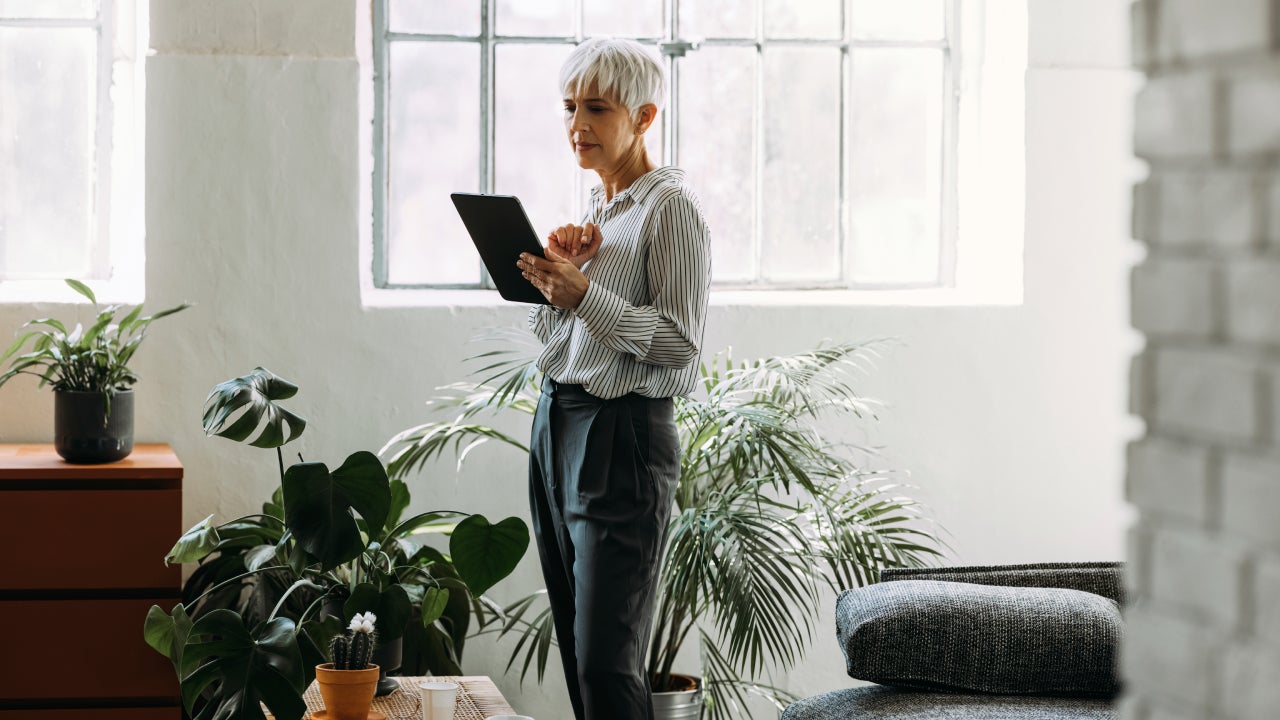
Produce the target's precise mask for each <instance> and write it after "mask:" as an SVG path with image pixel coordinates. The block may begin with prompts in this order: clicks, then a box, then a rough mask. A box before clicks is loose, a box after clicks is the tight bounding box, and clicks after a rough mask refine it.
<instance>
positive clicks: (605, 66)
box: [560, 38, 667, 118]
mask: <svg viewBox="0 0 1280 720" xmlns="http://www.w3.org/2000/svg"><path fill="white" fill-rule="evenodd" d="M592 85H595V86H596V88H597V89H598V90H599V91H600V93H601V95H603V96H604V97H606V98H608V99H611V100H616V101H617V102H620V103H622V105H624V106H625V107H626V108H627V110H628V111H629V112H630V113H631V115H632V117H633V118H634V117H638V114H637V111H638V110H639V109H640V107H641V106H643V105H648V104H650V103H652V104H654V105H656V106H657V108H658V109H659V110H661V109H662V103H663V100H664V99H665V98H666V95H667V73H666V71H665V70H663V67H662V63H660V62H658V60H657V58H655V57H654V56H653V55H650V54H649V53H648V52H647V51H646V50H645V49H644V46H642V45H641V44H640V43H638V42H636V41H634V40H623V39H620V38H590V39H588V40H585V41H583V43H582V44H581V45H579V46H578V47H576V48H574V49H573V52H572V53H570V54H569V58H568V59H567V60H565V61H564V65H563V66H562V67H561V68H560V91H561V92H562V93H564V96H565V97H574V96H576V95H578V94H579V93H581V92H585V91H586V90H587V88H590V87H591V86H592Z"/></svg>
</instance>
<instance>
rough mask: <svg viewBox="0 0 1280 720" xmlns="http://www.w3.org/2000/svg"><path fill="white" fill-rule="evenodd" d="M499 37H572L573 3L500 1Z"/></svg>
mask: <svg viewBox="0 0 1280 720" xmlns="http://www.w3.org/2000/svg"><path fill="white" fill-rule="evenodd" d="M495 32H497V33H498V34H499V35H554V36H556V37H573V2H572V0H498V22H497V25H496V29H495Z"/></svg>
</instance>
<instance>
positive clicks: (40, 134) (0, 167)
mask: <svg viewBox="0 0 1280 720" xmlns="http://www.w3.org/2000/svg"><path fill="white" fill-rule="evenodd" d="M96 52H97V34H96V32H95V31H94V29H92V28H64V29H40V28H0V274H2V275H4V276H5V277H9V278H17V277H63V276H67V275H71V276H83V275H86V274H87V273H88V272H89V270H90V268H89V247H90V243H91V242H92V240H93V237H94V232H93V212H94V210H93V207H94V204H93V189H94V178H93V167H94V162H93V148H94V132H95V127H94V122H95V121H94V118H96V117H97V102H96V92H97V78H96V75H95V73H96V59H95V55H96Z"/></svg>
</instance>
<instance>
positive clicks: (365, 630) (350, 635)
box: [329, 612, 378, 670]
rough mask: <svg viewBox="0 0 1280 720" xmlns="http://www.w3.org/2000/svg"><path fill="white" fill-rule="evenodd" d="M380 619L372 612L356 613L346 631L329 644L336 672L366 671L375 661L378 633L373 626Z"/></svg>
mask: <svg viewBox="0 0 1280 720" xmlns="http://www.w3.org/2000/svg"><path fill="white" fill-rule="evenodd" d="M377 620H378V618H377V616H376V615H374V614H373V613H371V612H367V613H363V614H361V613H356V616H355V617H354V618H352V619H351V625H350V626H349V627H348V628H347V629H346V631H345V632H344V633H343V634H341V635H338V636H336V637H334V638H333V640H331V641H330V642H329V657H330V658H331V659H332V660H333V668H334V669H335V670H364V669H365V668H367V667H369V663H370V662H371V661H372V660H373V649H374V647H376V646H377V644H378V631H376V630H374V629H373V624H374V623H375V622H377Z"/></svg>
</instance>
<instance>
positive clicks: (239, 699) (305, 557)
mask: <svg viewBox="0 0 1280 720" xmlns="http://www.w3.org/2000/svg"><path fill="white" fill-rule="evenodd" d="M297 390H298V388H297V386H296V385H294V384H293V383H291V382H289V381H287V380H284V379H282V378H280V377H278V376H276V375H274V374H272V373H271V372H270V371H268V370H266V369H264V368H257V369H256V370H254V371H253V372H252V373H250V374H249V375H245V376H243V377H239V378H235V379H233V380H229V381H227V382H224V383H222V384H220V385H218V386H216V387H215V388H214V389H213V391H212V392H211V393H210V394H209V397H208V400H207V401H206V404H205V412H204V429H205V431H206V433H207V434H211V435H218V436H221V437H225V438H228V439H230V440H234V441H237V442H247V443H248V444H250V445H252V446H254V447H259V448H274V449H275V450H276V459H277V467H278V470H279V474H280V486H279V487H278V488H277V489H276V491H275V493H274V494H273V495H272V498H271V500H270V501H268V502H267V503H265V504H264V505H263V508H262V512H261V513H256V514H252V515H246V516H244V517H239V518H236V519H234V520H230V521H228V522H225V523H221V524H217V525H215V524H213V522H212V520H213V516H209V517H207V518H205V519H204V520H202V521H201V522H199V523H197V524H196V525H195V526H194V527H192V528H191V529H190V530H188V531H187V532H186V533H185V534H183V535H182V537H181V538H179V539H178V541H177V543H176V544H175V545H174V546H173V549H172V550H170V551H169V554H168V555H167V556H166V557H165V562H166V563H171V562H178V563H187V562H198V563H199V566H198V567H197V568H196V569H195V571H194V572H193V573H192V574H191V577H190V578H189V580H188V581H187V583H186V586H185V587H184V589H183V601H182V602H181V603H178V604H177V605H175V606H174V607H173V608H172V609H170V610H169V611H165V610H164V609H162V608H161V607H159V606H152V607H151V610H150V612H149V613H148V614H147V618H146V622H145V626H144V636H145V638H146V640H147V642H148V643H149V644H150V645H151V647H153V648H155V650H156V651H158V652H160V653H161V654H163V655H165V656H166V657H168V658H169V659H170V660H171V661H172V662H173V667H174V670H175V671H176V673H177V675H178V679H179V681H180V683H181V687H182V701H183V705H184V707H185V708H186V711H187V713H188V714H190V715H191V717H193V718H194V719H195V720H215V719H216V720H228V719H245V720H249V719H251V720H261V719H262V718H263V717H264V715H263V713H262V710H261V707H260V703H265V704H266V706H267V707H268V708H269V709H270V711H271V713H272V714H273V715H274V716H275V717H276V718H279V719H280V720H299V719H300V718H301V717H302V716H303V713H304V712H305V710H306V706H305V704H304V703H303V700H302V694H303V692H304V691H305V689H306V688H307V687H308V685H310V683H311V681H312V680H313V679H314V678H315V674H316V671H315V668H316V666H317V665H320V664H322V663H324V662H325V660H324V658H325V654H326V653H325V650H326V649H328V648H329V647H330V641H331V639H332V638H334V637H335V636H337V635H338V634H339V633H341V632H342V629H343V628H344V627H348V622H351V623H354V621H355V620H356V618H357V614H359V615H358V617H359V618H360V624H361V628H362V629H363V628H364V626H365V625H366V624H370V625H376V630H377V636H378V637H379V638H380V639H381V640H380V643H381V644H382V645H391V644H398V645H400V646H401V647H402V648H403V664H402V666H401V667H402V669H403V670H406V671H407V672H406V674H414V675H416V674H424V673H426V672H433V673H438V674H462V673H461V667H460V663H461V658H462V652H463V647H464V643H465V642H466V640H467V638H468V630H469V628H470V627H471V624H472V618H473V616H474V617H475V618H476V619H477V620H478V622H479V624H480V626H481V627H483V625H484V624H485V623H488V622H492V621H493V619H494V613H493V612H491V611H490V610H489V608H490V606H494V605H495V604H494V603H493V602H492V601H487V599H485V598H484V595H483V593H484V592H486V591H487V590H488V589H489V588H491V587H493V585H494V584H495V583H497V582H498V581H500V580H502V579H503V578H505V577H506V576H507V575H508V574H510V573H511V571H512V570H513V569H514V568H515V566H516V564H517V563H518V562H519V561H520V559H521V558H522V557H523V556H524V553H525V551H526V549H527V548H528V544H529V531H528V527H527V526H526V525H525V523H524V522H523V521H522V520H520V519H519V518H515V517H510V518H506V519H505V520H503V521H501V522H499V523H497V524H490V522H489V521H488V520H487V519H486V518H485V517H484V516H482V515H475V514H469V513H465V512H461V511H457V510H435V511H430V512H424V513H420V514H417V515H414V516H412V517H410V518H408V519H401V516H402V515H403V513H404V511H405V510H406V509H407V507H408V505H409V492H408V488H407V486H406V485H405V484H404V483H403V482H402V481H391V480H390V479H389V478H388V476H387V473H386V470H385V468H384V467H383V464H382V462H381V461H380V460H379V459H378V458H377V456H376V455H374V454H373V453H371V452H368V451H357V452H355V453H352V454H351V455H349V456H348V457H347V458H346V460H345V461H343V463H342V465H341V466H339V467H338V468H336V469H334V470H330V469H329V468H328V467H327V466H326V465H325V464H324V463H321V462H307V461H300V462H297V463H294V464H292V465H290V466H288V467H287V468H286V467H285V463H284V454H283V452H282V450H281V448H282V446H283V445H285V444H286V443H288V442H291V441H293V440H295V439H297V438H298V437H299V436H300V435H301V434H302V432H303V430H304V429H305V428H306V425H307V423H306V421H305V420H304V419H303V418H301V417H299V416H298V415H296V414H294V413H293V412H292V411H290V410H288V409H287V408H285V407H284V406H283V405H282V404H281V402H280V401H282V400H286V399H288V398H290V397H293V396H294V395H295V394H296V393H297ZM299 458H300V460H301V455H299ZM432 538H440V539H446V538H447V541H448V552H447V553H446V552H445V551H444V550H442V549H439V548H437V547H435V546H434V545H432V544H430V542H429V541H430V540H431V539H432ZM364 613H368V614H364ZM375 618H376V620H375ZM370 629H372V628H370ZM393 682H394V681H393Z"/></svg>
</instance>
